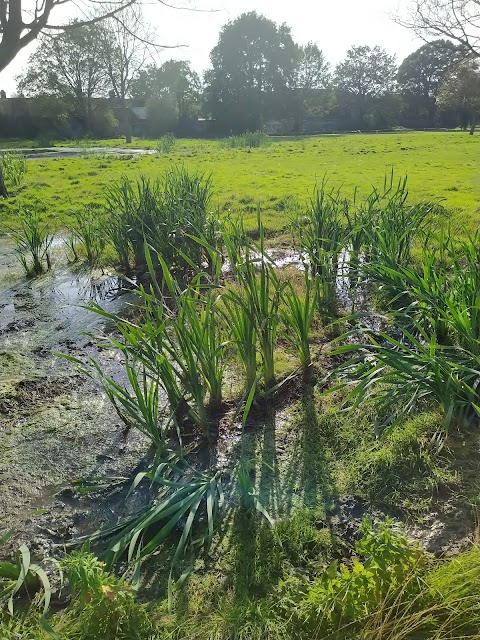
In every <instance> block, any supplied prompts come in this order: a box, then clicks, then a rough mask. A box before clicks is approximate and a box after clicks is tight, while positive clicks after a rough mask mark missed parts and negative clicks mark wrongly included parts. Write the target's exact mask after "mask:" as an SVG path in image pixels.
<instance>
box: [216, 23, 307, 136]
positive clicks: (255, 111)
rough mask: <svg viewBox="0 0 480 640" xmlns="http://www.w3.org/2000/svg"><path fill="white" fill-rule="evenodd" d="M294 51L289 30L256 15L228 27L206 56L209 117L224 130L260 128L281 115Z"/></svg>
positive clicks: (290, 81) (291, 75)
mask: <svg viewBox="0 0 480 640" xmlns="http://www.w3.org/2000/svg"><path fill="white" fill-rule="evenodd" d="M298 58H299V50H298V47H297V46H296V45H295V43H294V42H293V40H292V36H291V34H290V28H289V27H287V25H285V24H282V25H280V26H278V25H276V24H275V23H274V22H272V21H271V20H268V19H267V18H265V17H264V16H262V15H259V14H258V13H256V12H255V11H252V12H250V13H244V14H242V15H241V16H240V17H239V18H237V19H236V20H234V21H233V22H229V23H227V24H226V25H225V26H224V27H223V29H222V31H221V33H220V38H219V41H218V44H217V45H216V46H215V47H214V49H213V50H212V52H211V54H210V59H211V62H212V69H211V71H210V72H209V73H208V74H207V75H206V79H207V82H208V84H209V86H208V95H209V104H210V107H211V111H212V114H213V115H214V117H216V118H217V119H218V120H219V121H220V123H221V124H222V125H223V126H224V127H227V128H232V129H237V130H242V129H247V128H249V129H256V128H258V127H260V126H262V124H263V122H264V121H265V119H266V117H269V116H272V115H280V114H281V113H282V107H283V105H284V100H285V98H286V97H287V95H288V94H289V92H291V89H292V86H293V84H294V76H295V69H296V65H297V60H298Z"/></svg>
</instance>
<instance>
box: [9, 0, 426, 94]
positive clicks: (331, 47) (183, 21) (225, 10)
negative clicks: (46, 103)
mask: <svg viewBox="0 0 480 640" xmlns="http://www.w3.org/2000/svg"><path fill="white" fill-rule="evenodd" d="M180 1H181V0H180ZM171 4H178V3H176V2H175V0H171ZM399 5H400V6H402V7H405V6H406V5H408V1H407V0H184V2H183V5H182V6H187V7H196V8H197V9H204V10H208V9H211V10H212V11H210V12H208V11H205V12H202V11H188V10H184V9H170V8H168V7H165V6H162V5H159V4H158V3H156V2H155V0H147V3H146V4H145V5H144V12H145V14H146V17H147V18H148V21H149V22H150V25H151V27H152V28H153V30H154V32H155V33H156V35H157V39H158V42H159V43H161V44H165V45H177V44H184V45H186V46H185V47H182V48H179V49H171V50H163V51H162V52H161V53H160V54H159V62H164V61H165V60H168V59H170V58H177V59H181V60H189V61H190V62H191V64H192V66H193V67H194V68H195V69H196V71H198V72H202V71H204V70H205V69H206V68H207V67H208V66H209V61H210V60H209V54H210V51H211V49H212V48H213V47H214V46H215V44H216V43H217V41H218V35H219V32H220V29H221V27H222V25H223V24H225V23H226V22H228V21H229V20H232V19H235V18H236V17H237V16H239V15H240V14H241V13H244V12H246V11H253V10H255V11H257V12H258V13H263V14H264V15H265V16H266V17H267V18H270V19H271V20H274V21H275V22H277V23H282V22H286V23H287V25H289V26H290V27H291V29H292V36H293V39H294V40H295V41H296V42H297V43H298V44H305V43H307V42H308V41H309V40H313V41H314V42H316V43H318V45H319V46H320V48H321V49H322V50H323V52H324V54H325V56H326V58H327V60H328V61H329V62H330V63H332V65H335V64H336V63H337V62H339V61H341V60H342V59H343V57H344V56H345V53H346V51H347V50H348V49H349V48H350V47H351V46H352V45H363V44H367V45H370V46H374V45H377V44H378V45H380V46H382V47H385V49H387V51H388V52H389V53H390V54H394V55H396V56H397V60H398V61H400V62H401V61H402V60H403V58H405V56H407V55H408V54H409V53H411V52H412V51H414V50H415V49H416V48H417V47H419V46H420V45H421V42H420V41H419V40H418V39H415V37H414V36H413V34H412V33H411V32H410V31H408V30H407V29H404V28H403V27H400V26H398V25H397V24H395V22H393V20H392V19H391V15H392V14H394V13H397V12H398V8H399ZM63 15H64V12H63V10H62V17H63ZM53 16H54V17H55V16H56V18H57V20H58V18H59V15H58V13H57V14H55V13H54V14H53ZM34 50H35V45H31V46H30V47H29V48H28V50H27V51H26V50H23V51H22V52H21V53H20V54H19V55H18V56H17V58H16V59H15V60H14V62H12V63H11V65H10V66H9V67H8V68H7V69H6V70H4V71H3V72H2V73H0V89H4V90H5V91H6V92H7V96H11V95H12V94H13V93H14V92H15V90H16V82H15V76H17V75H19V74H20V73H21V72H22V71H23V69H24V67H25V64H26V62H27V59H28V55H29V54H30V53H31V52H32V51H34Z"/></svg>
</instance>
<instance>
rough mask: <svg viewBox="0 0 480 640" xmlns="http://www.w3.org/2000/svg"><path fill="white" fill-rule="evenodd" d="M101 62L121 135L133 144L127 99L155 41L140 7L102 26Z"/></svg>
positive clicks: (133, 7) (125, 10) (111, 19)
mask: <svg viewBox="0 0 480 640" xmlns="http://www.w3.org/2000/svg"><path fill="white" fill-rule="evenodd" d="M101 29H102V34H103V38H102V43H103V46H102V48H101V54H100V55H101V62H102V64H103V65H104V67H105V72H106V74H107V77H108V79H109V82H110V86H111V92H112V96H113V98H114V99H115V100H116V102H117V106H118V108H119V110H120V120H121V126H122V132H123V134H124V135H125V138H126V141H127V143H129V142H131V141H132V131H131V120H130V112H129V109H128V104H127V97H128V96H129V94H130V89H131V87H132V83H133V81H134V78H135V77H136V76H137V75H138V73H139V71H140V70H141V69H142V67H143V66H144V65H145V63H146V61H147V59H148V58H149V57H151V47H152V46H153V45H152V44H151V43H152V42H153V37H152V36H151V34H150V33H148V31H147V29H146V27H145V23H144V19H143V15H142V12H141V9H140V7H139V6H130V7H127V8H126V9H124V10H123V11H122V12H121V13H118V14H117V15H116V16H115V17H114V18H108V19H107V20H104V21H103V23H102V25H101Z"/></svg>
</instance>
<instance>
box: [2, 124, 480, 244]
mask: <svg viewBox="0 0 480 640" xmlns="http://www.w3.org/2000/svg"><path fill="white" fill-rule="evenodd" d="M69 144H70V143H69ZM95 144H99V145H102V146H110V147H115V146H125V145H124V144H123V143H122V141H121V140H107V141H105V140H101V141H88V146H93V145H95ZM0 146H1V145H0ZM78 146H82V147H85V146H86V142H85V141H80V142H78ZM132 146H141V147H145V148H150V149H155V147H156V141H154V140H152V141H139V140H134V142H133V145H132ZM179 162H183V163H185V165H186V166H187V168H189V169H191V170H195V171H200V172H201V173H204V174H211V175H212V179H213V183H214V185H215V194H214V198H213V201H212V207H213V208H214V209H215V208H217V207H218V208H219V210H220V212H221V213H223V214H225V213H227V212H231V213H232V214H233V215H236V214H239V213H242V214H244V215H246V223H247V225H250V227H254V226H255V222H256V212H257V209H258V206H259V205H260V206H261V208H262V211H263V213H264V224H265V227H266V231H267V233H270V232H276V233H278V232H282V231H285V229H286V228H287V226H288V218H289V214H290V213H291V212H292V210H294V209H295V206H296V203H297V201H298V200H300V201H301V202H306V201H307V200H308V198H310V197H311V196H312V192H313V185H314V184H315V183H318V182H321V180H322V179H323V177H324V176H325V175H326V176H327V177H328V179H329V181H330V183H331V184H332V186H335V187H340V190H341V193H342V194H343V195H345V196H347V197H349V198H353V194H354V189H355V187H357V186H358V189H359V195H367V194H368V193H370V192H371V188H372V184H374V185H377V186H378V185H379V184H381V183H382V181H383V178H384V175H385V173H386V172H387V173H388V172H389V171H390V170H391V168H392V167H394V168H395V173H396V175H398V176H401V175H405V174H408V178H409V181H408V188H409V192H410V197H411V199H412V201H419V200H422V199H434V200H437V199H438V200H440V201H441V202H442V204H444V206H445V207H447V208H448V209H449V211H450V213H451V215H452V217H453V219H454V220H456V221H461V222H462V223H464V224H466V225H467V226H469V227H470V228H472V229H473V228H475V227H476V225H477V224H478V221H479V220H480V215H479V209H480V172H479V169H480V138H479V137H478V136H474V137H471V136H468V135H466V134H464V133H463V132H456V133H446V132H439V133H401V134H400V133H398V134H397V133H395V134H385V135H375V134H357V135H342V136H334V135H332V136H318V137H306V138H302V139H301V140H299V139H294V138H286V139H273V141H272V143H271V145H270V146H267V147H260V148H252V149H250V148H247V149H243V148H241V149H236V148H234V149H225V148H222V145H221V143H220V141H217V140H185V139H179V140H177V141H176V145H175V149H174V150H173V151H172V152H170V153H169V154H168V155H162V154H153V155H147V156H141V157H137V156H133V155H132V156H130V155H127V156H125V157H123V156H122V157H120V156H117V157H115V156H113V157H111V156H108V155H100V156H97V157H96V156H91V157H84V158H71V159H52V160H47V159H39V160H32V161H29V163H28V172H27V175H26V185H27V186H26V188H25V189H24V190H23V191H22V193H21V194H20V196H19V197H21V199H23V200H25V201H26V202H31V201H32V200H39V201H40V202H41V203H42V205H44V206H45V209H46V212H47V215H48V216H49V217H50V219H51V221H52V225H53V226H54V227H55V226H56V227H57V228H59V227H62V226H63V222H62V216H63V215H64V214H68V212H69V210H70V208H71V207H72V206H76V205H78V204H79V201H80V202H81V204H89V203H99V202H101V201H102V191H103V187H104V185H105V184H106V183H108V182H111V181H112V180H118V179H119V178H121V176H123V175H127V176H129V177H132V178H138V176H139V175H140V174H143V175H145V176H146V177H157V176H158V175H159V174H161V173H163V172H164V171H165V169H167V168H169V167H171V166H172V165H173V164H178V163H179ZM2 209H3V211H2V212H1V213H0V215H1V218H2V222H5V221H6V219H7V218H8V217H11V216H12V215H13V212H14V210H15V209H16V202H15V201H10V202H8V203H7V204H6V205H3V206H2Z"/></svg>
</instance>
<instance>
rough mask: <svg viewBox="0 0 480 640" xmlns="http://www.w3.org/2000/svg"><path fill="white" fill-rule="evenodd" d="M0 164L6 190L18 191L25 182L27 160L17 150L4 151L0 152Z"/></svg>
mask: <svg viewBox="0 0 480 640" xmlns="http://www.w3.org/2000/svg"><path fill="white" fill-rule="evenodd" d="M0 164H1V166H2V170H3V178H4V180H5V186H6V187H7V190H8V191H9V192H10V191H14V192H16V191H18V190H19V189H20V187H22V185H23V184H24V182H25V174H26V172H27V161H26V159H25V157H24V155H23V154H22V153H20V152H17V151H4V152H3V153H2V154H0Z"/></svg>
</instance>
